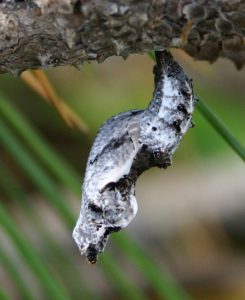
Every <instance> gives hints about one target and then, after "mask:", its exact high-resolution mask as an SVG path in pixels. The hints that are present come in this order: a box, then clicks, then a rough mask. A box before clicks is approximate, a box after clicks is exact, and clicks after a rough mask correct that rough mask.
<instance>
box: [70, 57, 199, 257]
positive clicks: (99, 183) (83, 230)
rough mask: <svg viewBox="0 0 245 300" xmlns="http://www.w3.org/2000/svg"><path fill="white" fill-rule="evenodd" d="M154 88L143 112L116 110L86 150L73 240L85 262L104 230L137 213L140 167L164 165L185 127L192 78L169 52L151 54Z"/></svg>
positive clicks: (103, 238)
mask: <svg viewBox="0 0 245 300" xmlns="http://www.w3.org/2000/svg"><path fill="white" fill-rule="evenodd" d="M156 62H157V63H156V66H155V67H154V74H155V90H154V95H153V100H152V101H151V103H150V104H149V106H148V108H146V109H145V110H132V111H128V112H124V113H120V114H119V115H116V116H114V117H112V118H111V119H109V120H108V121H106V122H105V123H104V125H103V126H102V127H101V129H100V131H99V133H98V135H97V137H96V139H95V142H94V144H93V147H92V149H91V152H90V155H89V158H88V163H87V168H86V173H85V178H84V185H83V193H82V207H81V212H80V215H79V218H78V221H77V224H76V227H75V229H74V231H73V238H74V239H75V242H76V244H77V245H78V248H79V250H80V252H81V253H82V254H85V256H86V257H87V259H88V260H89V262H90V263H95V262H96V261H97V256H98V254H99V253H101V252H102V251H103V249H104V247H105V244H106V242H107V239H108V236H109V234H111V233H112V232H116V231H119V230H121V229H122V228H124V227H126V226H127V225H128V224H129V223H130V221H131V220H132V219H133V218H134V216H135V214H136V212H137V202H136V198H135V184H136V180H137V178H138V176H139V175H140V174H141V173H142V172H144V171H145V170H147V169H149V168H151V167H154V166H158V167H160V168H167V167H168V166H169V165H170V164H171V160H172V155H173V153H174V151H175V150H176V148H177V147H178V145H179V143H180V140H181V139H182V137H183V135H184V134H185V133H186V131H187V130H188V128H190V127H192V113H193V109H194V104H195V101H196V100H195V97H194V95H193V89H192V82H191V80H190V79H189V78H188V77H187V76H186V75H185V73H184V71H183V70H182V68H181V67H180V66H179V65H178V64H177V62H175V61H174V59H173V57H172V55H171V54H170V53H169V52H168V51H162V52H156Z"/></svg>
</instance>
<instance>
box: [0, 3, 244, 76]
mask: <svg viewBox="0 0 245 300" xmlns="http://www.w3.org/2000/svg"><path fill="white" fill-rule="evenodd" d="M244 36H245V1H244V0H227V1H225V0H195V1H194V0H144V1H140V0H79V1H77V0H26V1H17V0H16V1H15V0H2V1H0V72H11V73H13V74H14V75H18V74H19V73H20V72H22V71H23V70H25V69H28V68H49V67H54V66H60V65H75V66H77V65H80V64H81V63H82V62H84V61H87V60H98V61H99V62H102V61H103V60H104V59H105V58H107V57H109V56H112V55H120V56H123V57H124V58H126V57H127V56H128V55H129V54H130V53H142V52H146V51H151V50H163V49H165V48H172V47H176V48H183V49H184V50H185V51H186V52H187V53H189V54H190V55H191V56H193V57H194V58H196V59H200V60H207V61H210V62H214V61H215V60H216V59H217V58H218V57H226V58H229V59H231V60H232V61H234V62H235V64H236V66H237V67H238V68H241V67H242V66H243V64H244V63H245V46H244V44H245V42H244Z"/></svg>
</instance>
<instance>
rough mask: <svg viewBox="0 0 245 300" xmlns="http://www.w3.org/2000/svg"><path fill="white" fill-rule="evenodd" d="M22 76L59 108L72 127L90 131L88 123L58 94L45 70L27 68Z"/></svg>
mask: <svg viewBox="0 0 245 300" xmlns="http://www.w3.org/2000/svg"><path fill="white" fill-rule="evenodd" d="M20 77H21V79H22V80H24V81H25V82H26V83H27V84H28V85H29V86H30V87H31V88H32V89H33V90H34V91H35V92H36V93H37V94H39V95H40V96H41V97H42V98H43V99H44V100H45V101H46V102H48V103H50V104H51V105H52V106H53V107H54V108H55V109H56V110H57V112H58V114H59V115H60V116H61V118H62V119H63V120H64V122H65V123H66V124H67V125H68V126H69V127H70V128H75V129H79V130H80V131H82V132H84V133H87V132H88V126H87V124H86V123H85V122H84V121H82V120H81V118H80V117H79V116H78V115H77V114H76V113H75V112H74V111H73V110H72V109H71V108H70V107H69V106H68V105H67V104H66V103H65V102H64V101H63V100H62V99H61V98H60V97H59V96H58V95H57V93H56V91H55V89H54V87H53V85H52V84H51V82H50V81H49V79H48V77H47V76H46V74H45V73H44V71H42V70H27V71H25V72H23V73H22V74H21V76H20Z"/></svg>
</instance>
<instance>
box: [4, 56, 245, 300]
mask: <svg viewBox="0 0 245 300" xmlns="http://www.w3.org/2000/svg"><path fill="white" fill-rule="evenodd" d="M173 54H174V56H175V57H176V59H177V60H178V61H179V62H180V64H181V65H182V66H183V67H184V69H185V70H186V73H187V74H188V75H189V76H190V77H192V78H193V82H194V88H195V91H196V95H197V96H198V97H199V98H200V99H202V101H203V102H205V103H207V104H209V106H210V107H211V108H212V109H213V111H215V112H216V113H217V114H218V115H219V117H220V118H221V119H222V120H223V122H224V123H225V124H226V126H227V127H228V128H229V129H230V131H231V132H232V133H233V134H234V136H235V137H236V138H237V139H238V140H239V141H240V142H241V144H243V145H244V141H245V85H244V79H245V76H244V75H245V71H244V70H242V71H237V70H236V69H235V66H234V65H233V64H232V63H231V62H229V61H227V60H222V59H220V60H219V61H217V62H216V63H215V64H213V65H210V64H208V63H206V62H197V61H193V60H192V59H191V58H190V57H188V56H187V55H185V54H184V53H183V52H182V51H174V52H173ZM153 64H154V62H153V61H152V60H151V59H150V58H149V56H148V55H131V56H130V57H129V58H128V59H127V60H125V61H124V60H123V59H121V58H119V57H112V58H110V59H107V60H106V61H105V62H104V63H103V64H101V65H98V64H97V63H94V62H93V63H91V64H88V63H86V64H84V65H83V66H81V70H80V71H78V70H76V69H75V68H72V67H65V68H56V69H53V70H49V71H47V74H48V76H49V78H50V80H51V81H52V83H53V84H54V86H55V88H56V90H57V92H58V93H59V95H60V96H61V97H62V98H63V99H65V101H66V103H68V104H69V105H70V106H71V107H72V108H73V110H75V111H76V112H77V113H78V115H80V116H81V118H82V119H83V120H84V121H85V122H86V123H87V124H88V127H89V133H88V134H83V133H81V132H78V131H76V130H72V129H70V128H68V127H67V126H66V125H65V124H64V122H63V121H62V120H61V119H60V117H59V116H58V115H57V112H56V111H55V110H54V109H53V108H52V107H51V106H49V105H48V104H47V103H45V102H44V101H43V100H42V99H41V98H40V97H39V96H38V95H37V94H36V93H35V92H33V91H32V90H30V88H29V87H28V86H26V84H25V83H24V82H23V81H21V80H20V79H18V78H13V77H12V76H10V75H7V74H6V75H1V77H0V143H1V148H0V151H1V152H0V153H1V156H0V166H1V167H0V176H1V180H0V196H1V206H0V219H1V223H2V224H1V229H0V238H1V245H0V261H1V265H0V284H1V288H2V290H1V291H0V299H5V298H6V299H7V297H9V298H10V299H16V300H17V299H167V300H168V299H171V300H182V299H183V300H184V299H197V300H199V299H200V300H209V299H210V300H211V299H212V300H213V299H215V300H226V299H229V300H233V299H245V285H244V281H245V256H244V251H245V247H244V246H245V234H244V232H245V231H244V228H245V221H244V220H245V184H244V182H245V170H244V163H243V161H242V160H241V158H240V157H239V156H238V155H237V154H236V153H235V152H234V151H233V150H232V149H231V147H230V146H229V145H228V144H227V143H226V142H225V141H224V140H223V139H222V137H221V136H220V134H218V133H217V132H216V131H215V130H214V129H213V128H212V127H211V125H210V124H209V122H208V121H207V120H206V119H204V117H203V116H202V115H201V114H200V112H199V111H197V110H196V112H195V114H194V121H195V125H196V126H195V128H194V129H191V130H189V132H188V133H187V134H186V136H185V137H184V139H183V141H182V143H181V145H180V147H179V149H178V150H177V151H176V153H175V155H174V158H173V166H171V167H170V168H169V169H167V170H164V171H163V170H158V169H156V168H154V169H152V170H150V171H147V172H146V173H144V174H143V175H142V176H141V177H140V179H139V181H138V183H137V187H136V196H137V200H138V204H139V212H138V214H137V216H136V218H135V219H134V220H133V221H132V223H131V224H130V225H129V226H128V227H127V228H126V229H125V230H124V231H123V232H120V233H118V234H115V235H113V238H112V239H110V241H109V243H108V246H107V248H106V251H105V253H104V254H102V255H101V259H100V260H99V262H98V264H97V265H95V266H90V265H88V264H87V262H86V261H85V258H84V257H81V256H80V254H79V252H78V250H77V249H76V246H75V245H74V242H73V240H72V238H71V231H72V228H73V226H74V223H75V219H76V217H77V216H78V214H79V210H80V188H81V184H82V178H83V174H84V168H85V164H86V159H87V156H88V153H89V149H90V147H91V145H92V142H93V139H94V137H95V134H96V132H97V130H98V129H99V127H100V125H101V124H102V122H103V121H105V120H106V119H107V118H109V117H110V116H112V115H114V114H117V113H119V112H121V111H126V110H129V109H133V108H144V107H146V106H147V104H148V103H149V101H150V99H151V96H152V92H153V75H152V67H153ZM4 297H5V298H4Z"/></svg>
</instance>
